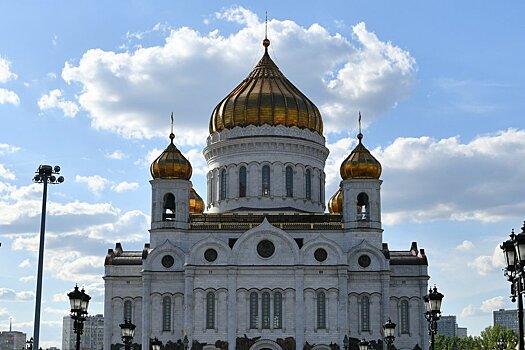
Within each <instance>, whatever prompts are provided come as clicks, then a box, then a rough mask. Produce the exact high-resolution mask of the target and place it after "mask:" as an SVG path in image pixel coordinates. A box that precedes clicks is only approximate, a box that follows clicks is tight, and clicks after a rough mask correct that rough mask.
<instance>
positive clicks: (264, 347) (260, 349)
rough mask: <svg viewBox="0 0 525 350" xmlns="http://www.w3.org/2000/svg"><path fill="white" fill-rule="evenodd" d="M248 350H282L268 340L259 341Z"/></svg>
mask: <svg viewBox="0 0 525 350" xmlns="http://www.w3.org/2000/svg"><path fill="white" fill-rule="evenodd" d="M250 350H283V349H282V348H281V347H280V346H279V344H277V343H276V342H274V341H273V340H269V339H261V340H259V341H258V342H256V343H255V344H253V345H252V346H251V347H250Z"/></svg>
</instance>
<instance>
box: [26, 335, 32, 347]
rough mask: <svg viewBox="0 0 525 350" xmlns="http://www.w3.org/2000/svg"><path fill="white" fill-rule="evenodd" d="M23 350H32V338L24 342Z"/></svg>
mask: <svg viewBox="0 0 525 350" xmlns="http://www.w3.org/2000/svg"><path fill="white" fill-rule="evenodd" d="M25 350H33V337H31V338H30V339H29V340H26V346H25Z"/></svg>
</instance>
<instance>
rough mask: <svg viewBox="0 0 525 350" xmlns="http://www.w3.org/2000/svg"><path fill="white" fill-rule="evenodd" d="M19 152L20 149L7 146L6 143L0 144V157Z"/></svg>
mask: <svg viewBox="0 0 525 350" xmlns="http://www.w3.org/2000/svg"><path fill="white" fill-rule="evenodd" d="M19 150H20V147H16V146H12V145H8V144H7V143H0V156H3V155H5V154H10V153H15V152H18V151H19Z"/></svg>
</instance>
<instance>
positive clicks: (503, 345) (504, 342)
mask: <svg viewBox="0 0 525 350" xmlns="http://www.w3.org/2000/svg"><path fill="white" fill-rule="evenodd" d="M496 344H498V350H505V349H507V345H508V343H507V340H506V339H504V338H499V339H498V341H497V342H496Z"/></svg>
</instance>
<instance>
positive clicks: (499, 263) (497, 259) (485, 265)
mask: <svg viewBox="0 0 525 350" xmlns="http://www.w3.org/2000/svg"><path fill="white" fill-rule="evenodd" d="M504 264H505V262H504V258H503V254H502V252H501V248H500V247H499V244H498V245H496V247H495V248H494V251H493V253H492V255H481V256H478V257H477V258H475V259H474V261H473V262H469V263H468V266H469V267H471V268H473V269H474V270H476V271H477V273H478V274H479V275H482V276H485V275H488V274H490V273H492V272H495V271H501V269H502V268H503V267H504Z"/></svg>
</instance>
